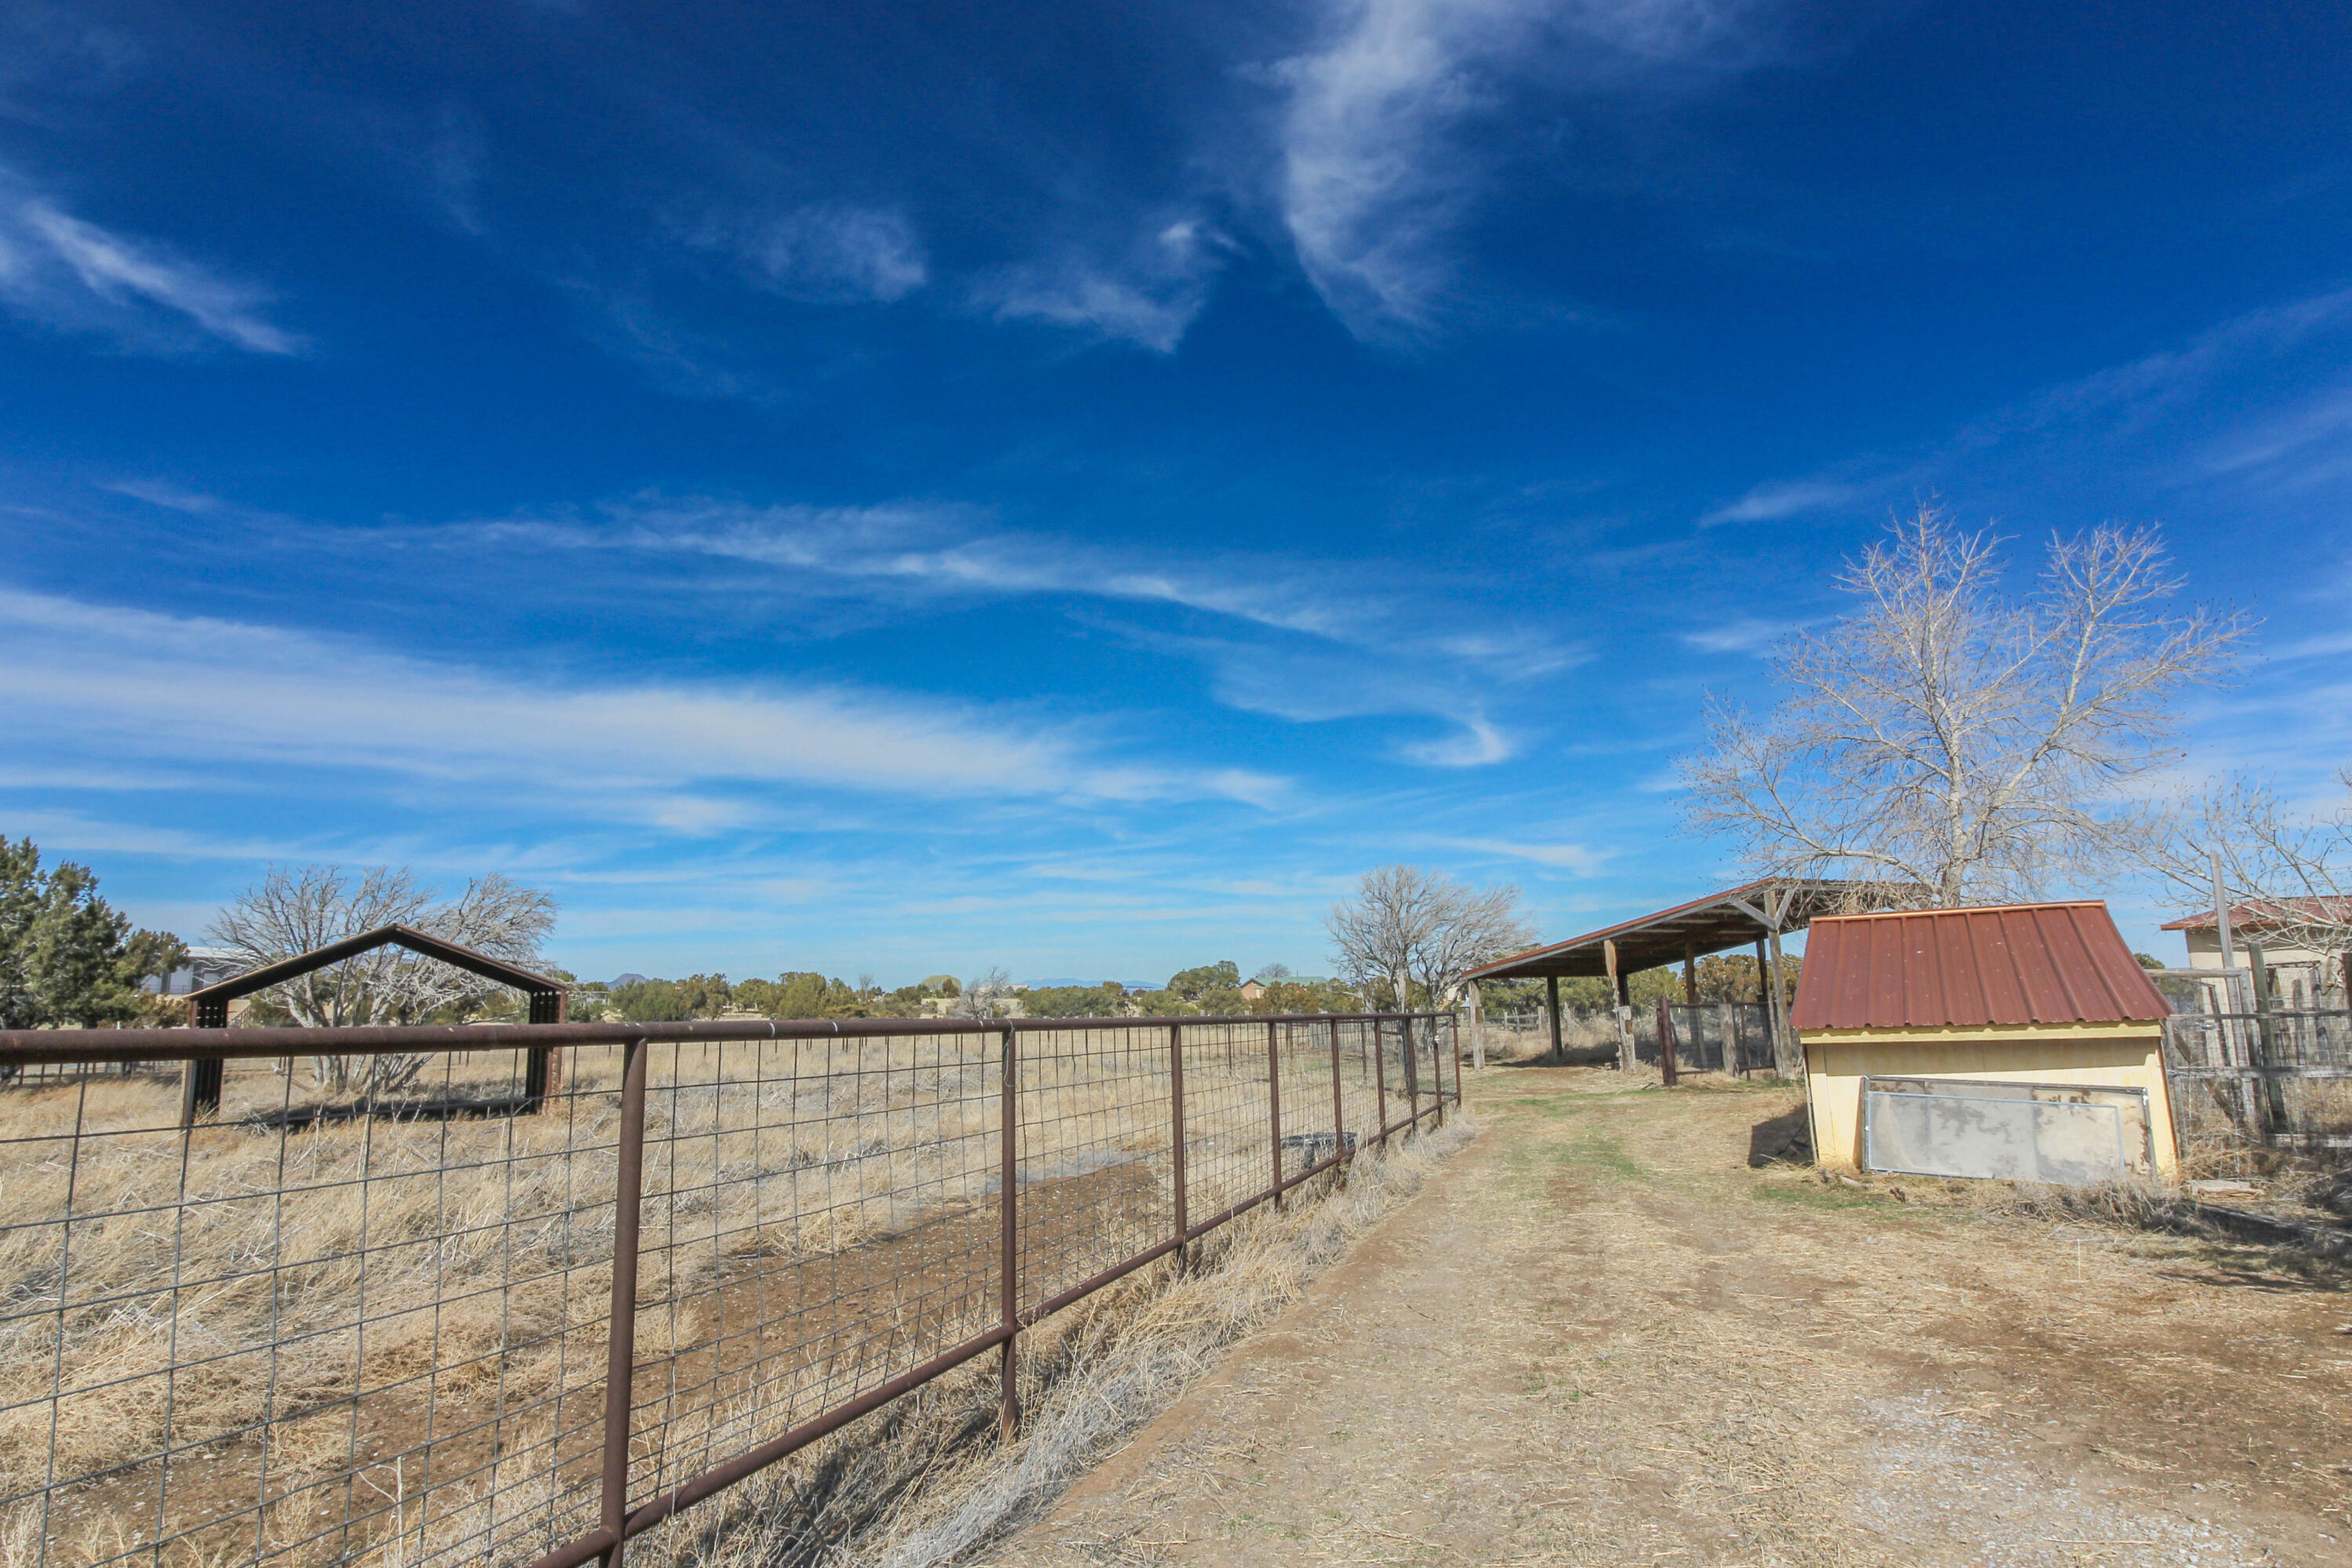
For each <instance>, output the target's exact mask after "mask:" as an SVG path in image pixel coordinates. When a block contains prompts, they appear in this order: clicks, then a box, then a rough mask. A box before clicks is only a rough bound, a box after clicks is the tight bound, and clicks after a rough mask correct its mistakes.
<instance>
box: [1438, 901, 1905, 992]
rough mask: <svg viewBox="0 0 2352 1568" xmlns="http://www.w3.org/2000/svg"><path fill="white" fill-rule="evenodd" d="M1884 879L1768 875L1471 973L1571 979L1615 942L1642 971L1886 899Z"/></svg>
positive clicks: (1622, 959)
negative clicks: (1608, 945)
mask: <svg viewBox="0 0 2352 1568" xmlns="http://www.w3.org/2000/svg"><path fill="white" fill-rule="evenodd" d="M1887 891H1888V889H1887V886H1886V884H1885V883H1884V882H1860V881H1845V880H1836V879H1829V878H1820V877H1767V878H1765V879H1762V880H1761V881H1756V882H1747V883H1743V884H1741V885H1740V886H1739V887H1737V888H1731V889H1726V890H1725V891H1723V892H1720V893H1709V894H1708V895H1707V896H1706V897H1705V898H1703V899H1694V900H1691V901H1690V902H1689V903H1687V904H1676V905H1675V907H1674V908H1673V909H1670V910H1658V911H1657V912H1656V913H1655V914H1648V915H1643V916H1642V917H1641V918H1640V919H1638V920H1630V921H1621V922H1620V923H1618V924H1616V925H1613V926H1604V927H1602V928H1601V930H1599V931H1587V932H1586V933H1585V934H1584V935H1582V936H1576V937H1570V938H1569V939H1568V940H1567V941H1566V942H1553V943H1551V944H1550V945H1549V946H1547V947H1538V948H1535V949H1533V950H1531V951H1529V952H1522V953H1517V954H1515V955H1513V956H1512V957H1509V958H1504V959H1497V960H1496V962H1494V963H1489V964H1487V965H1486V966H1485V967H1484V968H1481V969H1474V970H1472V971H1471V972H1470V973H1468V974H1466V975H1465V976H1464V978H1465V979H1467V980H1532V979H1541V978H1543V977H1545V976H1551V977H1554V978H1558V979H1568V978H1570V977H1573V976H1580V975H1604V976H1605V975H1606V974H1607V973H1609V960H1608V953H1607V944H1608V943H1610V942H1615V943H1616V944H1617V972H1618V973H1620V974H1633V973H1639V972H1640V971H1642V970H1644V969H1655V968H1658V967H1659V966H1660V965H1662V964H1669V963H1681V962H1682V961H1683V960H1684V959H1685V957H1686V956H1696V955H1698V954H1700V953H1708V952H1722V951H1724V950H1725V949H1726V948H1732V947H1743V946H1746V945H1747V944H1748V943H1750V942H1759V941H1761V940H1763V939H1764V938H1766V937H1768V936H1771V935H1773V934H1774V933H1776V932H1786V931H1801V930H1803V929H1804V928H1805V927H1806V926H1807V925H1808V924H1810V923H1811V921H1813V919H1814V917H1816V916H1818V915H1825V914H1832V913H1836V912H1840V911H1845V910H1852V909H1853V907H1854V906H1855V904H1857V903H1860V902H1865V901H1867V902H1883V901H1884V900H1885V898H1886V895H1887Z"/></svg>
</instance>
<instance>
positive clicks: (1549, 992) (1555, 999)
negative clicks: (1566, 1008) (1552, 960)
mask: <svg viewBox="0 0 2352 1568" xmlns="http://www.w3.org/2000/svg"><path fill="white" fill-rule="evenodd" d="M1544 1016H1545V1017H1546V1018H1547V1019H1549V1021H1550V1023H1551V1059H1552V1060H1553V1062H1554V1063H1559V1062H1564V1061H1566V1060H1567V1059H1568V1050H1567V1047H1564V1046H1562V1045H1561V1044H1560V1041H1559V975H1557V974H1547V975H1545V976H1544Z"/></svg>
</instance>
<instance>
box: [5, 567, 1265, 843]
mask: <svg viewBox="0 0 2352 1568" xmlns="http://www.w3.org/2000/svg"><path fill="white" fill-rule="evenodd" d="M0 647H5V658H0V700H5V702H6V704H7V707H8V711H9V713H10V721H11V725H12V729H13V730H14V731H15V733H16V735H17V737H18V739H19V740H20V741H24V740H26V739H27V738H29V737H32V736H36V735H47V736H48V737H51V738H56V737H64V738H66V739H67V740H68V742H70V743H71V745H72V747H73V749H74V750H75V752H76V753H77V754H78V755H80V756H83V757H85V758H94V757H99V756H104V755H109V754H111V755H114V756H153V755H161V754H171V755H173V756H175V757H180V758H184V759H209V760H214V761H225V762H232V763H239V764H243V765H246V766H254V765H267V764H298V765H309V766H316V767H325V768H338V769H352V770H360V771H362V772H370V773H385V774H394V775H400V776H404V777H408V778H411V779H415V780H425V781H431V780H439V781H444V782H464V783H467V784H475V785H478V784H481V783H483V782H486V781H496V780H505V781H509V782H515V783H527V784H529V785H530V787H532V788H535V789H538V790H541V791H544V792H547V793H548V794H549V795H551V796H555V795H565V794H570V795H593V796H599V797H603V798H605V799H609V800H615V801H625V802H627V803H629V805H628V809H629V810H630V811H632V812H634V813H635V815H637V816H639V818H640V819H643V820H650V821H653V822H656V823H657V824H660V825H663V826H669V827H672V828H674V829H676V830H678V831H682V832H693V831H703V830H708V829H709V828H711V827H714V826H734V825H738V824H740V823H741V822H742V821H744V820H746V818H747V816H758V815H759V814H760V812H761V801H762V798H763V797H761V795H759V794H758V792H759V791H760V790H761V789H764V788H770V787H774V786H786V785H798V786H814V787H820V788H832V789H845V790H851V791H884V792H890V793H895V794H900V795H914V796H925V795H929V796H1046V797H1070V798H1079V799H1090V800H1103V801H1118V800H1150V799H1166V798H1202V797H1224V798H1232V799H1243V800H1251V801H1255V802H1260V803H1264V802H1267V801H1270V800H1273V799H1276V798H1277V797H1279V795H1281V794H1282V792H1283V790H1284V787H1285V786H1284V784H1282V782H1281V781H1279V780H1277V779H1275V778H1273V777H1270V776H1268V775H1265V774H1259V773H1252V772H1249V771H1247V770H1242V769H1211V770H1201V769H1188V768H1170V767H1161V766H1154V765H1150V764H1140V763H1125V762H1121V761H1118V760H1116V759H1113V758H1109V757H1107V756H1105V755H1103V754H1102V753H1101V752H1100V751H1099V750H1098V749H1097V748H1094V747H1092V746H1090V745H1088V744H1087V743H1085V742H1082V741H1080V740H1079V739H1077V738H1076V737H1074V736H1073V735H1071V734H1069V733H1067V732H1065V731H1060V730H1057V729H1055V728H1054V727H1052V726H1048V725H1044V724H1040V723H1038V722H1036V721H1033V720H1026V719H1024V718H1023V717H1022V716H1020V715H1019V714H1017V713H1013V712H1006V711H1000V710H987V709H983V708H982V707H979V706H975V705H964V706H958V705H951V704H944V703H930V702H922V701H918V700H909V699H906V698H902V697H898V696H894V695H890V694H887V693H877V692H873V691H866V690H858V689H851V688H847V687H832V688H815V689H812V688H806V687H793V688H792V689H778V688H775V687H772V686H754V685H750V684H744V685H738V686H720V685H716V684H686V683H667V684H658V685H656V684H643V685H612V684H607V685H595V686H586V685H571V686H566V685H562V684H556V683H538V684H534V683H530V682H526V681H523V680H520V679H514V678H512V677H509V676H507V675H504V674H501V673H499V672H497V671H492V670H486V669H481V668H471V667H466V666H459V665H453V664H443V663H432V662H427V661H424V660H418V659H413V658H404V657H402V656H399V655H395V654H391V653H387V652H383V651H382V650H379V649H376V648H373V647H369V646H367V645H365V644H362V643H358V642H343V641H334V640H329V639H324V638H320V637H313V636H310V635H308V634H305V633H299V632H293V631H287V630H281V629H278V628H275V627H268V626H255V625H250V624H246V623H239V622H233V621H224V620H209V619H196V618H183V617H176V616H162V615H156V614H153V613H151V612H146V611H138V610H126V609H120V608H112V607H106V606H98V605H87V604H83V603H80V602H79V601H75V600H71V599H65V598H59V597H56V596H51V595H37V594H28V593H21V592H15V591H9V590H5V589H0ZM101 739H102V740H103V744H102V745H101V744H100V742H101ZM746 790H748V791H750V792H751V794H750V795H744V794H742V793H740V792H743V791H746Z"/></svg>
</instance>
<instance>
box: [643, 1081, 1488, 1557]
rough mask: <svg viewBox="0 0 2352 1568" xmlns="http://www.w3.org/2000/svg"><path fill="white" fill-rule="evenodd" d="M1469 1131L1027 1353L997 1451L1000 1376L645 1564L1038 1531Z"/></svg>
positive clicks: (1203, 1256) (1241, 1227)
mask: <svg viewBox="0 0 2352 1568" xmlns="http://www.w3.org/2000/svg"><path fill="white" fill-rule="evenodd" d="M1474 1135H1475V1128H1474V1127H1473V1126H1472V1125H1471V1124H1470V1123H1469V1122H1468V1121H1459V1120H1457V1121H1452V1122H1449V1123H1448V1124H1447V1126H1446V1127H1445V1128H1444V1131H1439V1132H1436V1133H1433V1134H1429V1135H1426V1136H1423V1137H1419V1138H1415V1139H1412V1140H1411V1141H1408V1142H1404V1143H1402V1144H1400V1145H1397V1146H1394V1147H1392V1148H1391V1149H1389V1150H1388V1151H1386V1152H1384V1153H1379V1154H1371V1155H1367V1156H1365V1157H1363V1158H1360V1159H1359V1160H1358V1161H1357V1162H1356V1163H1355V1166H1354V1169H1353V1172H1352V1173H1351V1175H1350V1176H1349V1181H1348V1182H1347V1184H1346V1185H1345V1186H1343V1187H1339V1188H1338V1189H1337V1190H1335V1191H1332V1192H1330V1193H1329V1194H1328V1195H1326V1196H1324V1197H1322V1198H1320V1199H1318V1200H1315V1201H1311V1202H1297V1201H1296V1200H1294V1203H1293V1205H1292V1206H1291V1208H1290V1209H1289V1211H1288V1212H1287V1213H1284V1214H1280V1215H1277V1214H1275V1213H1273V1212H1272V1211H1270V1210H1267V1209H1259V1210H1256V1211H1254V1212H1253V1213H1252V1214H1250V1215H1245V1216H1244V1217H1243V1218H1242V1219H1241V1220H1238V1221H1236V1222H1234V1224H1233V1225H1231V1226H1226V1227H1225V1228H1224V1229H1223V1230H1222V1231H1220V1232H1218V1233H1216V1234H1215V1235H1213V1236H1212V1237H1208V1238H1205V1239H1204V1240H1203V1241H1202V1243H1200V1244H1198V1247H1197V1248H1196V1250H1195V1252H1194V1255H1193V1258H1192V1262H1191V1265H1190V1267H1189V1268H1185V1269H1183V1270H1181V1271H1180V1270H1178V1269H1176V1268H1173V1267H1172V1265H1171V1266H1169V1267H1165V1268H1154V1269H1147V1270H1144V1271H1141V1272H1139V1273H1138V1274H1136V1275H1134V1276H1130V1277H1129V1279H1126V1280H1122V1281H1121V1282H1119V1283H1118V1284H1117V1285H1114V1286H1111V1287H1109V1288H1108V1289H1104V1290H1102V1291H1100V1292H1098V1293H1097V1294H1096V1295H1095V1296H1093V1297H1091V1298H1089V1299H1088V1300H1087V1301H1086V1302H1085V1303H1084V1304H1082V1305H1081V1306H1079V1307H1077V1308H1074V1309H1072V1310H1069V1311H1068V1312H1066V1313H1064V1314H1062V1315H1061V1316H1059V1317H1057V1318H1055V1319H1052V1320H1049V1321H1047V1322H1045V1323H1044V1324H1041V1325H1040V1326H1039V1327H1038V1329H1036V1330H1035V1331H1033V1332H1031V1333H1030V1334H1029V1335H1028V1336H1026V1338H1025V1339H1024V1357H1025V1358H1026V1359H1025V1361H1024V1365H1023V1369H1022V1378H1021V1389H1022V1404H1023V1409H1024V1423H1023V1428H1022V1431H1021V1434H1020V1436H1018V1437H1017V1438H1016V1439H1015V1440H1014V1441H1013V1443H1011V1444H1010V1445H1004V1444H1000V1443H999V1442H998V1440H997V1437H996V1430H995V1428H996V1419H997V1391H998V1384H997V1380H996V1377H995V1373H994V1363H993V1362H990V1363H986V1365H984V1366H975V1367H973V1368H968V1369H966V1370H965V1371H964V1372H962V1373H958V1374H955V1375H952V1376H950V1377H948V1378H943V1379H941V1380H940V1381H939V1382H938V1383H935V1384H931V1385H930V1386H929V1388H927V1389H926V1390H924V1391H922V1392H921V1393H920V1394H918V1395H915V1396H912V1397H910V1398H908V1399H906V1400H902V1401H900V1402H899V1403H898V1405H895V1406H893V1407H892V1408H891V1409H890V1410H889V1411H887V1412H884V1413H881V1414H879V1415H877V1416H875V1417H873V1418H871V1419H870V1420H869V1421H867V1422H865V1423H861V1424H859V1426H854V1427H852V1428H850V1429H848V1430H846V1431H845V1432H844V1433H842V1434H840V1435H839V1436H836V1437H835V1438H834V1439H831V1440H830V1441H829V1442H828V1443H826V1444H824V1445H822V1446H820V1447H818V1448H816V1449H814V1450H810V1451H806V1452H804V1453H803V1454H802V1455H800V1456H796V1457H795V1458H794V1459H793V1461H790V1462H788V1463H787V1464H785V1465H782V1466H779V1467H777V1468H776V1469H774V1470H772V1471H771V1472H769V1473H768V1474H767V1475H766V1476H764V1477H761V1478H760V1479H756V1480H754V1481H751V1482H749V1483H746V1484H745V1485H744V1486H743V1487H742V1488H740V1489H739V1490H738V1492H737V1493H736V1494H735V1495H734V1496H733V1497H731V1498H728V1499H721V1500H717V1501H715V1502H714V1503H713V1504H712V1505H711V1506H710V1507H709V1508H708V1509H707V1510H705V1511H704V1513H703V1514H702V1515H701V1516H698V1517H696V1516H689V1517H688V1518H684V1519H681V1520H679V1521H677V1523H676V1524H675V1525H674V1526H673V1527H672V1528H671V1529H670V1530H668V1531H666V1532H664V1535H665V1536H666V1539H661V1538H657V1539H656V1540H650V1541H646V1542H644V1543H643V1544H642V1545H640V1544H638V1543H634V1542H633V1543H632V1545H631V1548H630V1550H631V1552H632V1554H633V1555H647V1554H659V1555H662V1556H664V1557H665V1558H667V1559H668V1560H670V1561H674V1562H678V1563H689V1564H692V1565H693V1568H816V1565H819V1564H825V1565H832V1564H845V1563H871V1564H877V1565H880V1568H945V1565H947V1564H951V1563H963V1562H968V1561H970V1560H971V1559H972V1558H973V1557H974V1556H975V1555H976V1554H978V1553H980V1552H983V1551H984V1550H986V1549H987V1548H988V1547H989V1546H991V1545H992V1544H993V1543H995V1542H1000V1541H1002V1540H1003V1539H1004V1538H1006V1537H1007V1536H1009V1535H1011V1534H1012V1533H1013V1532H1014V1531H1018V1530H1019V1529H1021V1528H1022V1527H1023V1526H1024V1525H1025V1524H1027V1523H1029V1522H1030V1521H1034V1520H1035V1519H1037V1518H1039V1517H1041V1516H1042V1515H1043V1514H1044V1513H1045V1511H1046V1510H1048V1509H1049V1508H1050V1507H1051V1506H1052V1505H1053V1503H1054V1502H1055V1500H1057V1499H1059V1498H1060V1497H1061V1495H1062V1494H1063V1493H1064V1492H1065V1491H1066V1490H1067V1489H1069V1488H1070V1487H1071V1486H1072V1485H1073V1484H1075V1483H1076V1481H1078V1480H1079V1479H1081V1478H1083V1477H1084V1476H1085V1475H1086V1473H1087V1471H1088V1470H1089V1469H1091V1468H1093V1467H1094V1466H1095V1465H1096V1464H1097V1463H1099V1462H1100V1461H1101V1460H1102V1459H1103V1458H1105V1457H1107V1456H1108V1454H1110V1453H1111V1452H1112V1451H1114V1450H1115V1449H1116V1448H1118V1447H1119V1446H1120V1445H1122V1444H1123V1443H1124V1442H1126V1441H1127V1439H1128V1438H1129V1437H1130V1436H1133V1435H1134V1434H1135V1433H1136V1432H1137V1431H1139V1429H1141V1428H1142V1427H1143V1426H1145V1425H1146V1424H1148V1423H1149V1422H1150V1421H1151V1420H1152V1418H1153V1417H1155V1416H1156V1415H1159V1414H1160V1412H1161V1411H1163V1410H1165V1409H1166V1408H1167V1407H1168V1406H1169V1405H1171V1404H1173V1403H1174V1402H1175V1401H1176V1399H1177V1398H1178V1397H1179V1396H1181V1394H1183V1393H1184V1391H1185V1390H1186V1389H1188V1388H1189V1387H1191V1386H1192V1384H1194V1383H1195V1382H1197V1381H1198V1380H1199V1379H1200V1378H1201V1377H1202V1376H1203V1375H1204V1374H1206V1373H1208V1372H1209V1371H1210V1370H1211V1369H1212V1368H1213V1366H1214V1365H1215V1363H1216V1360H1217V1356H1218V1353H1219V1352H1221V1351H1223V1349H1224V1348H1225V1347H1227V1346H1229V1345H1231V1344H1233V1343H1234V1342H1235V1341H1237V1340H1239V1339H1241V1338H1242V1337H1243V1336H1244V1335H1245V1334H1247V1333H1248V1332H1250V1331H1252V1330H1254V1329H1255V1328H1258V1327H1259V1326H1261V1325H1263V1324H1265V1322H1267V1321H1271V1320H1272V1319H1273V1318H1274V1317H1275V1316H1276V1314H1277V1313H1279V1312H1280V1311H1281V1310H1283V1309H1284V1308H1285V1307H1286V1306H1288V1305H1289V1304H1290V1303H1291V1302H1293V1301H1295V1300H1297V1299H1298V1298H1299V1297H1300V1296H1301V1295H1303V1294H1304V1293H1305V1292H1306V1290H1307V1288H1308V1286H1309V1285H1310V1284H1311V1282H1312V1281H1313V1280H1314V1279H1315V1278H1316V1277H1317V1276H1318V1274H1320V1273H1322V1272H1323V1271H1324V1270H1325V1269H1327V1268H1329V1267H1330V1265H1331V1264H1332V1263H1334V1262H1335V1261H1337V1260H1338V1259H1339V1257H1340V1256H1341V1255H1342V1254H1343V1253H1344V1252H1345V1251H1346V1250H1347V1248H1348V1247H1349V1244H1350V1243H1352V1242H1353V1241H1354V1240H1355V1239H1356V1238H1357V1237H1360V1236H1361V1235H1363V1234H1364V1233H1365V1232H1366V1231H1367V1230H1369V1229H1370V1227H1371V1226H1373V1225H1374V1224H1376V1223H1377V1222H1378V1221H1379V1220H1380V1219H1381V1217H1382V1216H1383V1215H1387V1214H1388V1213H1389V1212H1391V1210H1393V1209H1394V1208H1395V1207H1397V1205H1400V1204H1402V1202H1403V1201H1404V1200H1405V1199H1407V1198H1409V1197H1410V1196H1412V1194H1414V1193H1415V1192H1417V1191H1419V1190H1420V1188H1421V1186H1422V1184H1423V1183H1424V1182H1425V1181H1426V1180H1427V1179H1428V1176H1429V1173H1431V1171H1432V1170H1433V1168H1434V1167H1435V1165H1436V1164H1437V1163H1439V1162H1440V1161H1441V1160H1443V1159H1444V1158H1445V1157H1446V1156H1447V1155H1449V1154H1451V1153H1452V1152H1454V1151H1455V1150H1457V1149H1459V1148H1460V1147H1461V1146H1462V1145H1463V1144H1464V1143H1465V1142H1468V1140H1469V1139H1470V1138H1471V1137H1472V1136H1474Z"/></svg>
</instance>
